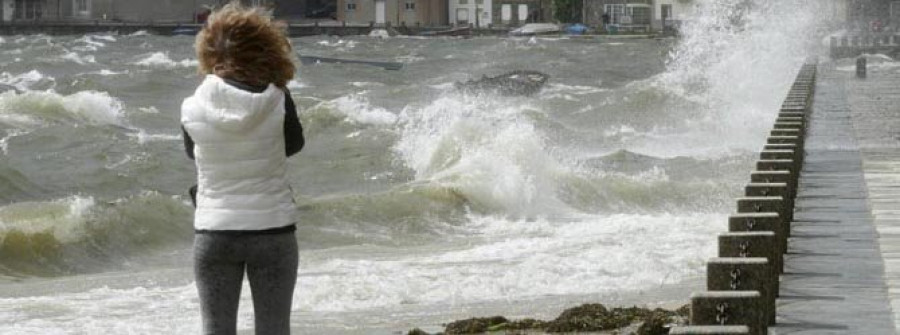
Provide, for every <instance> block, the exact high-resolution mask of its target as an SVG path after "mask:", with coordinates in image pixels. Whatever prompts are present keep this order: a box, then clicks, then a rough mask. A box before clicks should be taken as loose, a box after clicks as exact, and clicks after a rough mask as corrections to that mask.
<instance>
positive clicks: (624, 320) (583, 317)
mask: <svg viewBox="0 0 900 335" xmlns="http://www.w3.org/2000/svg"><path fill="white" fill-rule="evenodd" d="M632 319H633V317H632V316H630V315H628V314H627V313H623V312H622V309H620V308H617V309H614V310H613V311H610V310H608V309H606V306H603V305H602V304H584V305H581V306H578V307H573V308H569V309H567V310H565V311H563V312H562V314H560V315H559V317H557V318H556V319H555V320H553V321H551V322H550V323H549V324H548V325H547V331H548V332H552V333H561V332H573V331H598V330H610V329H618V328H622V327H625V326H627V325H629V324H631V321H632Z"/></svg>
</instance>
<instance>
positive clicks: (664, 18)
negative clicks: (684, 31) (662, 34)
mask: <svg viewBox="0 0 900 335" xmlns="http://www.w3.org/2000/svg"><path fill="white" fill-rule="evenodd" d="M696 6H697V3H696V1H694V0H656V1H655V2H654V10H653V23H652V24H653V29H654V30H662V29H663V28H664V27H678V26H679V25H681V24H682V23H684V22H685V21H688V20H690V19H691V17H692V16H693V15H694V8H695V7H696Z"/></svg>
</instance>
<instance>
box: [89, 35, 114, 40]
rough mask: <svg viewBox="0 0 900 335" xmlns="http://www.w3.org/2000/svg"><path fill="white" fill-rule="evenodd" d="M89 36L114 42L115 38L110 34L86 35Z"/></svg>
mask: <svg viewBox="0 0 900 335" xmlns="http://www.w3.org/2000/svg"><path fill="white" fill-rule="evenodd" d="M88 36H89V37H91V38H93V39H97V40H103V41H107V42H115V41H116V38H115V37H114V36H112V35H88Z"/></svg>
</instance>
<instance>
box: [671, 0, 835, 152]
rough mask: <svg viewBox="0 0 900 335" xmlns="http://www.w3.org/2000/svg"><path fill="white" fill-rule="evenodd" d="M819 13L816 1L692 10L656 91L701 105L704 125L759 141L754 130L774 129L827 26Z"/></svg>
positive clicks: (715, 0) (708, 5)
mask: <svg viewBox="0 0 900 335" xmlns="http://www.w3.org/2000/svg"><path fill="white" fill-rule="evenodd" d="M823 5H824V4H822V1H817V0H777V1H747V0H711V1H701V2H698V3H697V4H696V7H695V9H694V10H695V13H696V15H694V16H693V17H692V19H691V20H689V21H687V22H686V24H685V25H684V26H683V27H682V33H683V39H682V40H681V41H680V43H679V45H678V47H677V48H676V49H675V50H674V51H673V52H672V53H671V54H670V59H669V62H668V66H667V68H668V70H667V71H666V73H665V74H663V75H662V76H660V77H659V84H661V85H662V86H663V87H665V88H666V89H669V90H672V91H674V92H677V93H678V94H681V95H685V96H689V97H690V98H691V99H692V100H694V101H699V102H700V103H701V105H702V106H703V107H705V110H706V112H705V113H704V114H705V117H707V118H708V119H710V121H714V122H719V123H720V124H721V126H722V127H723V128H728V129H735V130H738V129H751V130H752V131H753V132H755V133H759V134H762V133H763V132H759V131H757V130H759V129H762V128H763V127H764V125H767V124H769V123H770V122H771V121H772V120H771V119H772V118H774V115H775V111H776V110H777V108H778V104H779V103H780V101H781V100H782V99H783V98H784V97H783V95H784V94H785V93H786V92H787V88H788V87H789V85H790V83H791V79H792V78H793V77H794V76H795V75H796V73H797V71H798V70H799V67H800V64H802V63H803V62H804V60H805V59H806V58H807V57H809V56H810V55H812V54H813V50H814V47H815V44H816V43H817V38H816V36H817V35H819V34H821V31H822V29H820V26H822V25H824V24H826V22H825V21H824V20H822V19H821V18H819V17H817V13H820V12H821V11H820V7H822V6H823ZM760 136H761V135H760ZM751 138H753V139H757V138H756V137H751ZM746 139H747V138H744V140H746ZM744 142H746V141H744ZM750 142H751V143H754V144H755V143H756V142H758V141H750Z"/></svg>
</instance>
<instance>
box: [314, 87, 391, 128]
mask: <svg viewBox="0 0 900 335" xmlns="http://www.w3.org/2000/svg"><path fill="white" fill-rule="evenodd" d="M324 104H327V105H331V106H333V108H334V110H335V111H337V112H339V113H341V114H343V115H344V116H346V118H347V120H348V121H351V122H356V123H360V124H370V125H379V126H389V125H392V124H395V123H397V115H396V114H394V113H391V112H390V111H388V110H387V109H384V108H381V107H377V106H373V105H372V104H371V103H370V102H369V100H368V99H366V98H365V97H363V96H362V95H359V94H351V95H346V96H342V97H340V98H337V99H334V100H332V101H327V102H324Z"/></svg>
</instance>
